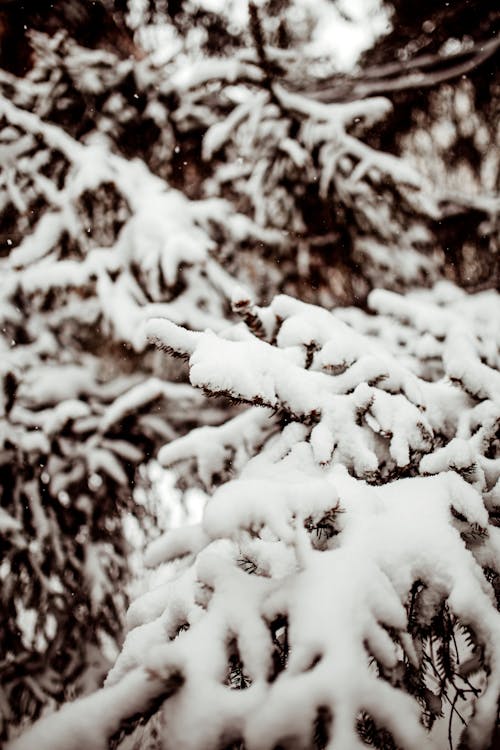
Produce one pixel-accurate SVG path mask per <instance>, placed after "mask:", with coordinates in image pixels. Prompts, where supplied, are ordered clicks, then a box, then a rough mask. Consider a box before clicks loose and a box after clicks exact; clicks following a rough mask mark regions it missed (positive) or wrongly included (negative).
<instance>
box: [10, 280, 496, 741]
mask: <svg viewBox="0 0 500 750" xmlns="http://www.w3.org/2000/svg"><path fill="white" fill-rule="evenodd" d="M233 304H234V308H235V309H236V310H238V311H240V312H241V314H242V315H243V316H244V317H245V320H246V321H247V323H241V324H238V325H235V326H233V327H232V328H229V329H226V330H225V331H224V332H222V333H218V334H216V333H213V332H210V331H205V332H204V333H196V332H193V331H187V330H186V329H184V328H182V327H179V326H177V325H175V324H173V323H171V322H169V321H166V320H164V319H153V320H151V321H150V323H149V324H148V335H149V336H150V337H151V338H152V339H153V340H155V341H156V342H158V343H159V345H160V346H161V347H162V348H164V349H166V350H167V351H168V352H171V353H174V354H176V355H179V356H182V357H185V358H189V368H190V378H191V382H192V384H193V385H194V386H196V387H197V388H201V389H203V390H204V391H206V392H207V393H209V394H225V395H226V396H229V398H231V399H233V400H234V401H238V402H244V403H247V404H249V408H248V409H247V410H246V411H244V412H243V413H241V414H240V415H238V416H237V417H236V418H233V419H231V420H230V421H228V422H226V423H225V424H223V425H221V426H220V427H202V428H200V429H198V430H195V431H193V432H191V433H190V434H189V435H188V436H186V437H185V438H181V439H179V440H177V441H174V442H172V443H170V444H169V445H167V446H165V448H164V449H163V450H162V452H161V454H160V460H161V461H162V462H163V463H164V464H165V465H174V464H179V463H183V462H185V463H186V464H187V465H191V467H192V469H193V471H192V475H193V476H197V477H198V479H199V481H200V482H201V483H202V484H203V485H204V486H205V487H206V488H207V489H209V490H210V491H213V490H215V491H214V492H213V495H212V497H211V498H210V500H209V501H208V504H207V506H206V509H205V512H204V516H203V520H202V523H201V524H200V525H194V526H191V527H187V528H182V529H180V530H177V531H170V532H168V533H167V534H166V535H164V536H163V537H160V538H159V539H158V540H156V541H155V542H154V543H153V544H152V546H151V547H150V549H149V551H148V553H147V558H146V562H147V564H148V565H150V566H151V567H156V566H160V572H159V574H158V576H159V577H158V579H157V583H158V585H157V586H156V587H155V588H153V589H152V590H151V591H149V592H148V593H146V594H145V595H143V596H142V597H140V598H139V599H137V600H136V601H135V602H134V603H133V604H132V606H131V608H130V610H129V614H128V619H129V628H130V632H129V634H128V636H127V639H126V642H125V645H124V648H123V650H122V653H121V654H120V656H119V658H118V660H117V662H116V664H115V666H114V668H113V669H112V670H111V672H110V674H109V676H108V678H107V683H106V686H105V688H104V689H103V690H101V691H100V692H98V693H97V694H95V695H94V696H91V697H89V698H86V699H83V700H82V701H80V702H76V703H74V704H73V705H69V706H67V707H66V708H64V709H63V710H62V711H61V712H60V713H59V714H55V715H54V716H52V717H49V718H47V719H45V720H44V721H42V722H40V723H39V724H38V725H35V727H34V728H33V729H32V730H31V732H30V733H28V734H27V735H25V736H24V737H22V738H21V739H20V740H18V741H17V742H16V743H14V744H13V745H12V750H23V749H24V748H28V747H33V744H30V743H34V742H35V741H36V743H37V744H36V746H37V747H39V748H43V747H47V748H48V747H50V748H51V750H54V749H55V748H64V749H65V750H67V749H68V748H73V747H74V748H77V747H78V748H100V747H102V748H105V747H108V746H111V747H122V748H124V747H151V746H153V747H162V748H176V749H178V748H182V749H183V750H184V749H185V750H191V749H192V750H200V749H201V748H203V750H208V749H209V748H242V747H244V748H248V749H249V750H252V749H254V750H263V749H264V748H266V749H267V748H269V749H271V748H278V747H280V748H332V749H333V748H335V749H339V748H341V749H342V750H347V749H349V750H351V748H358V747H359V748H361V747H364V746H366V745H372V746H375V747H379V748H393V747H400V748H408V749H411V750H421V749H422V748H425V747H429V748H431V747H433V748H444V747H448V746H450V747H458V746H459V745H460V747H470V748H475V749H476V750H479V749H480V748H488V747H491V742H492V735H493V732H494V728H495V723H496V719H497V703H498V698H499V695H500V614H499V612H498V607H497V596H498V593H499V586H498V581H499V578H498V576H499V573H500V533H499V531H498V528H497V526H498V510H499V508H498V506H499V505H500V483H499V477H500V458H499V457H498V434H499V433H498V429H499V421H500V373H499V369H498V365H499V339H498V331H497V330H496V329H495V321H496V320H498V316H499V314H500V302H499V299H498V296H497V295H496V294H495V293H493V292H491V293H481V294H478V295H476V296H472V297H469V296H467V295H465V294H464V293H463V292H460V291H459V290H457V289H456V288H455V287H452V286H451V285H447V284H443V285H440V286H437V287H436V288H435V289H434V290H433V291H426V292H415V293H412V294H408V295H407V296H406V297H401V296H399V295H396V294H393V293H390V292H382V291H380V292H379V291H377V292H373V293H372V295H371V297H370V306H371V309H372V313H370V314H367V313H364V312H362V311H360V310H354V309H344V310H342V309H339V310H338V311H335V312H334V313H330V312H327V311H325V310H322V309H320V308H318V307H315V306H311V305H307V304H304V303H301V302H299V301H297V300H295V299H292V298H290V297H285V296H281V297H277V298H275V300H274V301H273V302H272V304H271V305H270V306H269V307H267V308H258V307H256V306H254V305H253V304H252V302H251V300H249V299H247V298H244V297H243V295H239V296H236V297H235V298H234V299H233ZM186 473H187V472H184V476H186ZM99 707H101V710H99ZM89 716H92V717H93V719H92V722H89ZM44 738H45V739H44ZM44 742H45V744H44ZM148 743H151V744H148ZM155 743H156V744H155ZM460 743H461V744H460Z"/></svg>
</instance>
